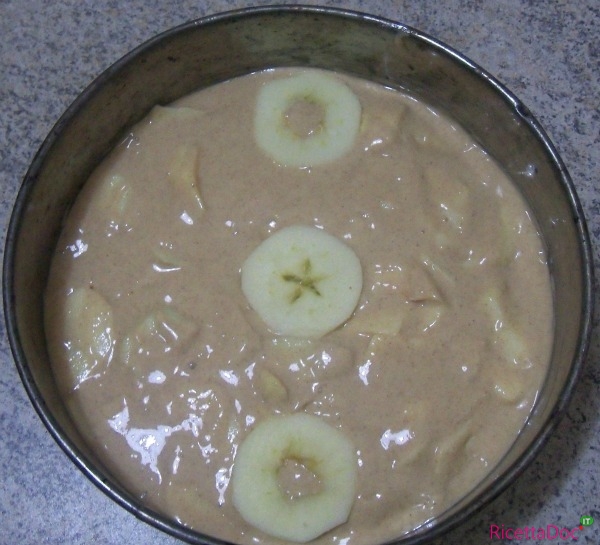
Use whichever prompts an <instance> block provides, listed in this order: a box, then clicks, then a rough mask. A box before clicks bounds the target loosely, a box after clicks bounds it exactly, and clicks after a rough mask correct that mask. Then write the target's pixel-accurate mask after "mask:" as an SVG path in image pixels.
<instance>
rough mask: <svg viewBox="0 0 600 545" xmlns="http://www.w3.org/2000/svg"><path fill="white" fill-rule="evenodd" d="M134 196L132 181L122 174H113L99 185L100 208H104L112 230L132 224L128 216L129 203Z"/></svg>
mask: <svg viewBox="0 0 600 545" xmlns="http://www.w3.org/2000/svg"><path fill="white" fill-rule="evenodd" d="M132 198H133V188H132V187H131V183H130V182H128V181H127V179H126V178H125V177H124V176H122V175H121V174H111V175H110V176H107V177H106V178H105V179H104V180H102V181H101V182H100V185H99V186H98V195H97V199H98V200H97V202H98V209H100V210H102V211H103V213H104V214H106V217H107V219H108V224H109V225H110V228H111V229H112V230H119V229H121V228H123V227H124V226H126V225H128V224H131V221H132V220H131V218H130V217H128V216H127V212H128V208H129V203H130V202H131V200H132Z"/></svg>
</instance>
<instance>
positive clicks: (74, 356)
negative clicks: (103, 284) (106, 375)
mask: <svg viewBox="0 0 600 545" xmlns="http://www.w3.org/2000/svg"><path fill="white" fill-rule="evenodd" d="M49 310H50V312H48V315H47V320H52V321H53V324H52V327H53V328H58V331H57V333H58V335H53V338H52V340H51V341H50V343H49V350H50V352H51V354H52V355H53V360H54V361H61V360H63V359H65V357H66V360H67V361H68V363H69V370H70V375H71V376H70V380H69V384H70V385H71V387H72V388H74V389H75V388H78V387H79V385H80V384H81V383H82V382H84V381H85V380H88V379H90V378H93V377H95V376H98V375H99V374H100V373H101V372H102V371H103V370H104V369H105V368H106V367H107V366H108V364H109V363H110V361H111V360H112V356H113V351H114V347H115V334H114V325H113V314H112V307H111V305H110V304H109V303H108V302H107V301H106V299H105V298H104V297H103V296H102V295H101V294H99V293H98V292H97V291H95V290H94V289H91V288H88V287H80V288H75V289H73V290H72V291H71V293H69V295H68V296H67V297H66V300H65V307H64V308H62V309H56V308H52V309H49ZM57 321H58V322H57Z"/></svg>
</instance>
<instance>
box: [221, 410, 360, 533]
mask: <svg viewBox="0 0 600 545" xmlns="http://www.w3.org/2000/svg"><path fill="white" fill-rule="evenodd" d="M290 461H291V462H295V463H296V464H301V465H302V466H303V467H304V468H306V470H307V471H308V472H310V473H312V474H313V475H314V476H315V477H316V478H317V479H318V481H319V490H318V491H317V492H316V493H314V494H307V495H301V496H297V497H294V498H288V497H287V496H286V494H285V493H284V491H283V490H282V487H281V485H280V483H279V479H278V475H279V472H280V470H281V468H282V467H283V466H284V464H285V463H286V462H290ZM356 468H357V462H356V454H355V451H354V447H353V446H352V444H351V443H350V441H349V440H348V439H347V438H346V436H345V435H344V434H343V433H342V432H341V431H340V430H338V429H337V428H334V427H332V426H330V425H329V424H327V423H325V422H323V421H322V420H321V419H319V418H318V417H316V416H313V415H308V414H305V413H296V414H293V415H288V416H277V417H273V418H270V419H268V420H264V421H263V422H261V423H260V424H258V425H257V426H256V428H254V429H253V430H252V431H251V432H250V434H249V435H248V436H247V437H246V439H245V440H244V441H243V442H242V444H241V445H240V447H239V448H238V451H237V454H236V457H235V463H234V466H233V475H232V480H231V485H232V488H233V505H234V506H235V508H236V509H237V510H238V512H239V513H240V515H241V516H242V518H243V519H244V520H245V521H246V522H248V523H249V524H251V525H252V526H254V527H256V528H258V529H259V530H261V531H263V532H265V533H267V534H269V535H271V536H274V537H277V538H281V539H286V540H288V541H295V542H298V543H306V542H307V541H310V540H312V539H315V538H316V537H318V536H320V535H321V534H323V533H325V532H327V531H329V530H331V529H332V528H335V527H336V526H338V525H340V524H342V523H344V522H345V521H346V520H347V519H348V515H349V514H350V510H351V508H352V504H353V503H354V494H355V488H356V473H357V469H356Z"/></svg>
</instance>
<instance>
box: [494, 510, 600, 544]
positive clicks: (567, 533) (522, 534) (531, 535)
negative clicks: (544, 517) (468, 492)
mask: <svg viewBox="0 0 600 545" xmlns="http://www.w3.org/2000/svg"><path fill="white" fill-rule="evenodd" d="M592 524H594V519H593V517H591V516H590V515H584V516H582V517H581V518H580V519H579V524H578V525H577V526H574V527H573V528H560V527H559V526H556V524H548V525H546V526H545V527H544V528H537V527H535V526H524V527H521V528H507V527H505V526H504V524H500V525H498V524H490V539H491V540H492V541H495V540H497V539H502V540H508V541H512V540H515V541H525V540H532V541H533V540H536V541H577V538H578V537H579V535H580V532H583V531H584V530H585V529H586V528H587V527H588V526H591V525H592Z"/></svg>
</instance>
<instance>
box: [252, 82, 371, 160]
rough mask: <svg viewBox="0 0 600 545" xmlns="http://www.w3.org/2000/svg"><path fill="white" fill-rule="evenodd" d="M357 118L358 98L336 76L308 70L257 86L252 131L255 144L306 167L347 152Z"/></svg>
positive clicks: (357, 122)
mask: <svg viewBox="0 0 600 545" xmlns="http://www.w3.org/2000/svg"><path fill="white" fill-rule="evenodd" d="M360 121H361V105H360V101H359V100H358V97H357V96H356V95H355V94H354V93H353V92H352V91H351V90H350V89H349V88H348V87H347V86H346V85H345V84H344V83H342V82H341V81H339V80H338V79H336V78H334V77H332V76H330V75H326V74H324V73H321V72H317V71H314V72H312V71H310V72H303V73H301V74H299V75H296V76H292V77H289V78H286V79H278V80H275V81H272V82H269V83H267V84H266V85H264V86H263V87H262V88H261V90H260V92H259V94H258V99H257V104H256V110H255V120H254V134H255V138H256V142H257V143H258V145H259V146H260V147H261V148H262V150H263V151H264V152H265V153H266V154H267V155H269V156H270V157H271V158H272V159H274V160H275V161H276V162H278V163H280V164H283V165H286V166H292V167H310V166H316V165H320V164H323V163H327V162H330V161H333V160H335V159H337V158H339V157H341V156H342V155H344V154H345V153H346V152H348V151H349V150H350V148H351V147H352V144H353V143H354V141H355V139H356V136H357V135H358V131H359V129H360Z"/></svg>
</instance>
